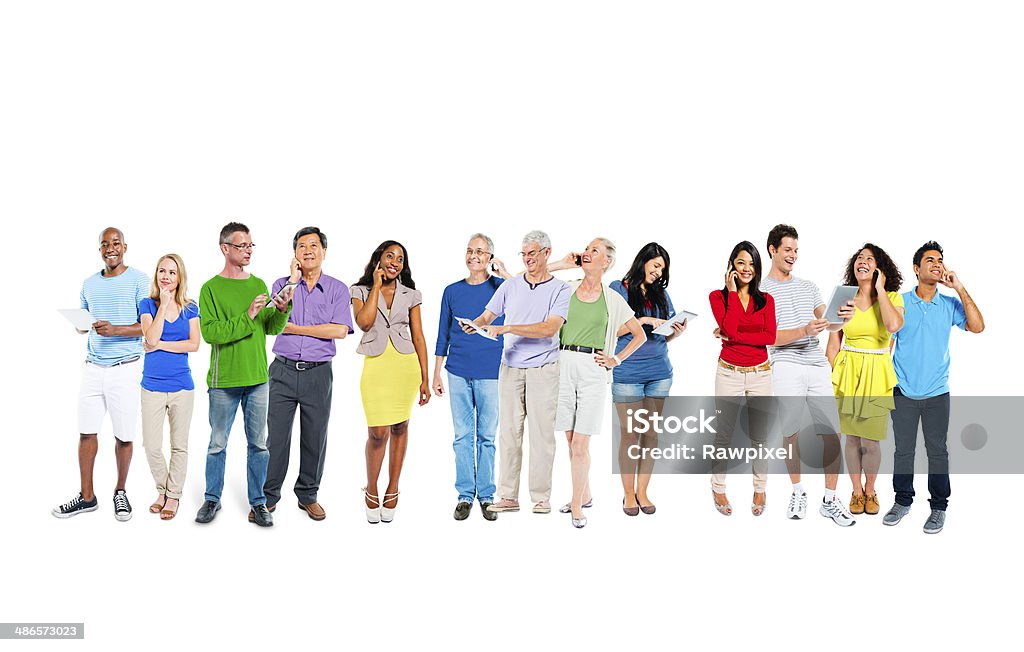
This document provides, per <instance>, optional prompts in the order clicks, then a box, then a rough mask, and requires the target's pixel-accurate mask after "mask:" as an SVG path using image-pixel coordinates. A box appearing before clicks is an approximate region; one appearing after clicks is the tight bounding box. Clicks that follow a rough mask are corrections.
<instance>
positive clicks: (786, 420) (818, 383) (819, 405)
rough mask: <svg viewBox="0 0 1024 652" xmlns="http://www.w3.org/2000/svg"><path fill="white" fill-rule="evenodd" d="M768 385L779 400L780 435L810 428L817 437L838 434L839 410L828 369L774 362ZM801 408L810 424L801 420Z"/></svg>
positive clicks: (803, 419) (805, 420)
mask: <svg viewBox="0 0 1024 652" xmlns="http://www.w3.org/2000/svg"><path fill="white" fill-rule="evenodd" d="M772 384H773V389H774V394H775V396H776V397H777V398H778V399H779V405H778V409H779V423H780V427H781V431H782V434H783V436H785V437H789V436H790V435H792V434H795V433H797V432H800V431H803V430H805V429H806V428H807V427H809V426H811V425H813V426H814V429H815V432H816V433H817V434H819V435H833V434H836V433H838V432H839V410H838V409H837V408H836V396H835V391H834V389H833V387H832V369H831V368H830V367H826V366H820V367H819V366H814V365H805V364H797V363H795V362H781V361H780V362H775V363H774V364H772ZM801 399H802V400H801ZM805 405H806V406H807V409H808V410H809V411H810V415H811V421H808V420H807V418H806V417H804V409H803V408H804V406H805Z"/></svg>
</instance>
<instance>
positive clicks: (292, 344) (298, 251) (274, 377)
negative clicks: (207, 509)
mask: <svg viewBox="0 0 1024 652" xmlns="http://www.w3.org/2000/svg"><path fill="white" fill-rule="evenodd" d="M292 247H293V248H294V250H295V260H293V261H292V273H291V276H290V277H285V278H279V279H278V280H277V281H275V282H274V288H273V293H274V294H275V295H276V294H277V293H278V292H279V291H280V290H281V288H283V287H284V286H285V284H287V283H297V286H296V288H295V293H294V296H293V299H292V312H291V315H290V316H289V318H288V324H287V325H286V326H285V328H284V332H282V333H281V334H280V335H278V336H277V339H276V340H275V341H274V347H273V352H274V361H273V362H271V363H270V406H269V410H268V416H267V428H268V440H267V448H268V449H269V450H270V464H269V467H268V469H267V480H266V483H265V484H264V486H263V491H264V493H265V494H266V495H267V507H268V509H269V510H270V511H274V509H275V507H276V506H277V502H278V501H279V500H281V486H282V485H283V484H284V478H285V475H286V474H287V472H288V457H289V452H290V451H291V439H292V424H293V422H294V420H295V410H296V408H298V410H299V429H300V435H299V437H300V443H299V455H300V457H299V477H298V479H296V481H295V495H296V497H298V499H299V508H300V509H302V510H303V511H305V512H306V513H307V514H308V515H309V517H310V518H311V519H313V520H314V521H322V520H324V519H325V518H326V517H327V514H326V512H324V509H323V507H321V506H320V503H319V502H318V500H317V492H318V491H319V489H320V479H321V477H322V475H323V470H324V453H325V452H326V449H327V423H328V419H329V418H330V414H331V388H332V385H333V382H334V372H333V371H332V369H331V360H332V359H333V358H334V354H335V345H334V340H340V339H343V338H344V337H345V336H346V335H348V333H349V332H350V331H351V330H352V312H351V308H350V297H349V291H348V286H347V285H345V284H344V283H342V282H341V281H339V280H338V279H336V278H333V277H330V276H328V275H326V274H324V273H323V272H322V271H321V267H322V266H323V262H324V257H325V256H326V255H327V236H326V235H324V233H323V232H322V231H320V229H318V228H316V227H315V226H307V227H305V228H303V229H300V230H299V232H298V233H296V234H295V238H294V239H293V240H292Z"/></svg>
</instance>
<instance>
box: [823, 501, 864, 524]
mask: <svg viewBox="0 0 1024 652" xmlns="http://www.w3.org/2000/svg"><path fill="white" fill-rule="evenodd" d="M818 513H819V514H821V515H822V516H824V517H826V518H830V519H832V522H833V523H835V524H836V525H838V526H839V527H850V526H851V525H856V524H857V521H855V520H854V518H853V514H851V513H850V511H849V510H848V509H846V505H844V504H843V501H841V500H839V498H838V497H836V498H833V499H832V500H828V501H825V500H823V501H821V507H820V508H819V509H818Z"/></svg>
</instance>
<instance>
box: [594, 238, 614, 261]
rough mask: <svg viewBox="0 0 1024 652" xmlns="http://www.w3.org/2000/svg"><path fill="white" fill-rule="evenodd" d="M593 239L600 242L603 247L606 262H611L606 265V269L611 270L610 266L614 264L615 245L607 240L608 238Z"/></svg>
mask: <svg viewBox="0 0 1024 652" xmlns="http://www.w3.org/2000/svg"><path fill="white" fill-rule="evenodd" d="M594 239H595V240H597V241H598V242H600V243H601V244H602V245H604V252H605V255H606V256H608V260H610V261H611V262H610V263H608V267H607V268H606V269H611V268H612V265H614V264H615V243H614V242H612V241H611V240H609V239H608V238H594Z"/></svg>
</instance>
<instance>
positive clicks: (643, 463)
mask: <svg viewBox="0 0 1024 652" xmlns="http://www.w3.org/2000/svg"><path fill="white" fill-rule="evenodd" d="M664 406H665V399H663V398H645V399H644V407H645V408H647V410H648V411H649V412H651V413H654V412H657V413H659V414H660V413H661V412H662V411H663V408H664ZM639 443H640V450H641V451H650V450H651V449H652V448H657V447H658V433H656V432H648V433H646V434H644V435H641V436H640V442H639ZM639 466H640V468H639V473H638V474H637V477H636V496H637V503H638V504H639V505H642V506H644V507H650V506H651V505H653V504H654V503H653V502H652V501H651V498H650V496H648V495H647V488H648V487H649V486H650V485H651V472H652V471H653V470H654V459H653V458H652V457H650V455H647V456H644V457H641V458H640V465H639ZM627 503H628V501H627ZM631 506H632V505H627V507H631Z"/></svg>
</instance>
